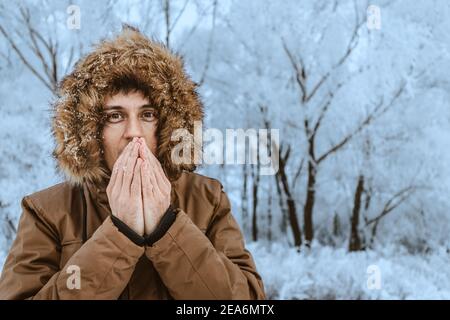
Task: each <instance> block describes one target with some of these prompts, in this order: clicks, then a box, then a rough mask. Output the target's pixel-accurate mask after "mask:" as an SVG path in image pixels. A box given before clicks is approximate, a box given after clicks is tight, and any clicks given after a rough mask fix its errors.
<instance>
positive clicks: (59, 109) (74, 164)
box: [53, 27, 203, 185]
mask: <svg viewBox="0 0 450 320" xmlns="http://www.w3.org/2000/svg"><path fill="white" fill-rule="evenodd" d="M130 75H133V76H134V77H135V78H137V79H139V80H140V81H142V82H143V83H145V84H146V85H147V86H148V87H149V88H150V91H151V92H152V99H153V101H154V103H155V104H156V105H157V107H158V108H159V110H158V111H159V121H158V129H157V137H158V151H157V157H158V159H159V161H160V162H161V164H162V166H163V168H164V170H165V172H166V174H167V176H168V177H169V179H171V180H172V181H173V180H176V179H177V178H178V177H179V175H180V174H181V172H182V171H183V170H187V171H193V170H194V169H195V165H193V164H174V163H172V161H171V151H172V149H173V147H174V146H175V145H176V144H177V143H178V142H177V141H171V139H170V138H171V135H172V132H173V131H174V130H175V129H177V128H185V129H187V130H188V131H189V132H190V133H191V134H193V130H194V121H202V120H203V106H202V103H201V101H200V99H199V97H198V94H197V92H196V87H197V85H196V84H195V83H194V82H193V81H192V80H190V78H189V77H188V76H187V75H186V73H185V71H184V66H183V61H182V58H181V57H180V56H178V55H177V54H174V53H172V52H170V51H169V49H168V48H167V47H165V46H164V45H163V44H161V43H159V42H156V41H153V40H150V39H148V38H147V37H145V36H144V35H143V34H142V33H140V32H139V31H137V30H135V29H133V28H129V27H125V28H124V30H123V31H122V32H121V33H120V34H119V35H118V36H116V37H115V38H113V39H111V40H103V41H101V42H100V43H99V44H98V45H97V46H96V47H95V49H94V50H93V51H92V52H91V53H89V54H88V55H87V56H85V57H83V58H81V59H80V60H79V61H78V62H77V64H76V65H75V67H74V70H73V71H72V72H71V73H70V74H68V75H67V76H66V77H65V78H64V79H62V81H61V83H60V85H59V92H58V96H59V97H58V100H57V101H56V102H55V104H54V116H53V135H54V138H55V143H56V146H55V150H54V152H53V156H54V157H55V159H56V161H57V165H58V168H59V170H60V171H62V172H63V173H64V174H65V176H66V177H67V180H68V181H69V182H70V183H72V184H75V185H77V184H81V183H82V182H83V181H87V182H91V183H95V184H98V183H102V182H105V181H107V180H109V176H110V172H109V170H108V169H107V167H106V165H105V162H104V160H103V149H102V141H101V132H100V131H101V129H102V121H103V120H102V119H103V113H102V108H103V101H104V98H105V95H106V93H107V92H108V86H109V84H110V83H112V81H113V80H114V79H116V78H117V77H124V76H125V77H127V76H130ZM193 149H194V148H192V152H194V150H193Z"/></svg>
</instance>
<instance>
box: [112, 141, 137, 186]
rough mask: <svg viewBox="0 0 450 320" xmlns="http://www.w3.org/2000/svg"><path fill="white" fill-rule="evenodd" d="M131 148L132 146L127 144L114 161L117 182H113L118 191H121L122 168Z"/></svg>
mask: <svg viewBox="0 0 450 320" xmlns="http://www.w3.org/2000/svg"><path fill="white" fill-rule="evenodd" d="M132 146H133V144H132V143H131V142H129V143H128V144H127V146H126V147H125V149H124V150H123V151H122V153H121V155H120V156H119V158H118V159H117V161H116V164H117V167H116V168H115V170H117V180H116V181H115V186H116V187H117V188H119V190H120V189H122V185H123V173H124V172H123V167H124V166H125V163H126V162H125V161H126V160H127V158H128V156H129V154H130V151H131V147H132Z"/></svg>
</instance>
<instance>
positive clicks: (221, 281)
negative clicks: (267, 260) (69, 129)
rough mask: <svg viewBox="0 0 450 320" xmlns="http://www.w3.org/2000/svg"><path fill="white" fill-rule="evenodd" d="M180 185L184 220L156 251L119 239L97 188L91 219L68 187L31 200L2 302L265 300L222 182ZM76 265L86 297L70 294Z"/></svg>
mask: <svg viewBox="0 0 450 320" xmlns="http://www.w3.org/2000/svg"><path fill="white" fill-rule="evenodd" d="M172 185H173V188H172V194H171V203H172V204H173V205H174V206H175V207H176V208H177V211H178V214H177V217H176V220H175V222H174V223H173V224H172V226H171V227H170V228H169V230H168V231H167V232H166V234H165V235H164V236H163V237H162V238H161V239H160V240H158V241H157V242H156V243H155V244H154V245H153V246H151V247H141V246H138V245H136V244H134V243H133V242H132V241H131V240H129V239H128V238H127V237H126V236H125V235H124V234H122V233H121V232H119V230H118V229H117V228H116V227H115V226H114V224H113V223H112V222H111V217H110V208H109V205H108V201H107V197H106V193H104V192H98V191H97V190H96V188H95V186H92V185H89V184H85V185H84V186H83V191H84V195H85V199H86V214H83V213H82V212H83V201H82V198H81V194H80V192H79V189H78V188H76V187H72V186H71V185H70V184H68V183H61V184H58V185H56V186H53V187H51V188H49V189H46V190H43V191H40V192H37V193H35V194H32V195H30V196H27V197H25V198H24V199H23V201H22V207H23V214H22V217H21V219H20V223H19V228H18V233H17V237H16V240H15V241H14V243H13V245H12V248H11V250H10V253H9V255H8V257H7V259H6V263H5V266H4V269H3V273H2V276H1V279H0V299H27V298H32V299H264V298H265V295H264V289H263V283H262V281H261V278H260V276H259V275H258V273H257V272H256V268H255V264H254V262H253V259H252V257H251V255H250V253H249V252H248V251H247V250H246V249H245V248H244V242H243V238H242V234H241V232H240V231H239V227H238V225H237V224H236V221H235V219H234V218H233V215H232V213H231V210H230V202H229V200H228V197H227V196H226V194H225V193H224V192H223V190H222V186H221V184H220V182H218V181H217V180H215V179H211V178H207V177H205V176H202V175H198V174H195V173H183V174H182V175H181V177H180V178H179V179H178V180H177V181H175V182H174V183H173V184H172ZM84 219H86V220H85V221H84ZM84 229H86V230H85V231H84ZM84 232H85V233H86V236H87V239H88V240H87V241H86V242H85V243H83V233H84ZM71 265H75V266H78V267H79V270H80V275H81V281H80V289H76V288H74V289H69V288H73V286H72V287H71V286H70V285H68V284H67V282H68V280H69V276H71V275H72V274H73V271H72V270H71V269H70V268H69V267H70V266H71ZM68 268H69V269H68ZM69 282H70V280H69Z"/></svg>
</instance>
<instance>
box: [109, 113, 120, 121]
mask: <svg viewBox="0 0 450 320" xmlns="http://www.w3.org/2000/svg"><path fill="white" fill-rule="evenodd" d="M106 120H107V121H108V122H113V123H114V122H119V121H121V120H122V114H120V113H119V112H113V113H109V114H108V115H107V116H106Z"/></svg>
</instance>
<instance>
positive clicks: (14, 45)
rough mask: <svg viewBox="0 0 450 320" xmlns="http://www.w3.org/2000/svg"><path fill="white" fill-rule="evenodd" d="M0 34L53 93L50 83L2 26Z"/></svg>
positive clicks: (0, 26)
mask: <svg viewBox="0 0 450 320" xmlns="http://www.w3.org/2000/svg"><path fill="white" fill-rule="evenodd" d="M0 32H1V33H2V34H3V36H4V37H5V38H6V40H7V41H8V42H9V44H10V45H11V47H12V49H13V50H14V52H15V53H16V54H17V55H18V56H19V58H20V60H21V61H22V62H23V64H24V65H25V66H26V67H27V68H28V69H29V70H30V71H31V72H32V73H33V74H34V75H35V76H36V77H37V78H38V79H39V80H40V81H41V82H42V83H43V84H44V85H45V86H46V87H47V88H48V89H49V90H50V91H52V92H53V88H52V85H51V84H50V83H48V82H47V81H46V80H45V79H44V78H43V77H42V76H41V75H40V74H39V72H38V71H37V70H36V69H35V68H34V67H33V65H32V64H31V63H30V62H29V61H28V60H27V59H26V58H25V56H24V55H23V54H22V52H21V50H20V49H19V48H18V47H17V45H16V43H15V42H14V41H13V40H12V39H11V38H10V37H9V35H8V33H7V32H6V31H5V29H4V28H3V26H2V25H0Z"/></svg>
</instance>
